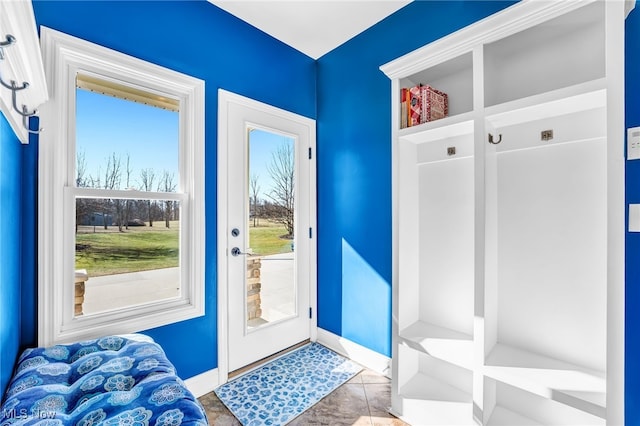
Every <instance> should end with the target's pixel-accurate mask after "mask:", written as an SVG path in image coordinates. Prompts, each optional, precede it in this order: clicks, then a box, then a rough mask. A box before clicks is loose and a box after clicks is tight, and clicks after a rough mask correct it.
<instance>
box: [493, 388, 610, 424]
mask: <svg viewBox="0 0 640 426" xmlns="http://www.w3.org/2000/svg"><path fill="white" fill-rule="evenodd" d="M484 413H485V415H484V418H485V419H486V420H485V422H484V424H485V425H487V426H533V425H557V426H565V425H566V426H575V425H581V426H592V425H600V426H604V425H605V424H606V421H605V419H603V418H600V417H598V416H594V415H592V414H589V413H587V412H584V411H582V410H578V409H576V408H573V407H571V406H568V405H566V404H562V403H560V402H557V401H555V400H553V399H549V398H544V397H541V396H539V395H536V394H533V393H531V392H527V391H525V390H523V389H520V388H517V387H514V386H510V385H508V384H506V383H504V382H501V381H498V380H494V379H492V378H490V377H485V378H484Z"/></svg>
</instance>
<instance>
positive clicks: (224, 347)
mask: <svg viewBox="0 0 640 426" xmlns="http://www.w3.org/2000/svg"><path fill="white" fill-rule="evenodd" d="M231 104H236V105H243V106H247V107H250V108H253V109H257V110H259V111H261V112H264V113H265V114H271V115H275V116H277V117H280V118H283V119H286V120H291V121H294V122H296V123H299V124H302V125H304V126H306V127H308V129H309V145H310V147H311V155H312V160H311V161H310V162H309V174H310V178H309V184H310V187H311V188H316V161H315V153H316V123H315V120H312V119H310V118H307V117H303V116H301V115H298V114H295V113H292V112H289V111H285V110H283V109H280V108H277V107H274V106H271V105H268V104H265V103H262V102H258V101H255V100H253V99H250V98H246V97H244V96H240V95H237V94H235V93H231V92H228V91H226V90H223V89H218V161H217V166H218V167H217V176H218V197H217V214H218V221H217V225H218V226H217V237H216V239H217V249H218V254H217V285H218V292H217V297H218V300H217V305H218V375H219V383H220V384H224V383H226V382H227V381H228V379H229V351H228V349H229V348H228V345H229V309H228V305H227V301H228V295H229V291H228V290H229V289H228V286H229V280H228V270H227V269H228V268H227V256H228V247H227V242H226V238H222V236H221V234H220V233H221V232H222V233H226V231H227V222H228V217H227V209H226V208H221V206H226V205H227V199H228V190H227V183H228V182H227V176H228V164H227V161H226V159H227V154H228V152H227V143H228V135H229V131H228V128H227V126H228V124H229V122H228V118H229V117H228V111H229V105H231ZM309 216H310V218H309V220H310V226H311V227H312V229H313V235H312V238H313V241H312V242H311V244H310V248H309V256H310V261H309V304H310V306H311V307H312V308H313V312H312V316H311V319H310V321H309V338H310V340H311V341H312V342H315V341H316V339H317V333H318V328H317V324H318V321H317V243H316V235H317V232H316V229H317V224H316V217H317V215H316V194H315V193H314V195H313V196H312V197H311V200H310V205H309Z"/></svg>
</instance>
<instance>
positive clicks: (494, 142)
mask: <svg viewBox="0 0 640 426" xmlns="http://www.w3.org/2000/svg"><path fill="white" fill-rule="evenodd" d="M500 142H502V133H500V134H499V135H498V140H497V141H494V140H493V135H492V134H491V133H489V143H491V144H494V145H498V144H499V143H500Z"/></svg>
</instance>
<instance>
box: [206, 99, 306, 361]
mask: <svg viewBox="0 0 640 426" xmlns="http://www.w3.org/2000/svg"><path fill="white" fill-rule="evenodd" d="M218 145H219V147H218V155H219V157H218V179H219V182H218V192H219V193H218V215H219V218H218V250H219V253H218V260H219V265H218V272H219V281H218V283H219V284H218V285H219V298H220V299H219V305H218V306H219V310H220V313H219V320H220V324H219V329H220V328H222V330H221V332H222V334H224V332H225V331H226V332H227V345H226V346H227V347H226V348H224V347H221V348H220V350H219V353H220V357H221V360H220V361H221V362H220V367H221V368H222V369H223V370H224V369H225V368H224V364H225V360H224V358H225V356H226V358H227V363H226V366H227V367H226V371H227V372H230V371H234V370H237V369H238V368H241V367H244V366H246V365H248V364H251V363H253V362H255V361H258V360H260V359H262V358H265V357H267V356H269V355H272V354H274V353H276V352H278V351H281V350H283V349H286V348H288V347H290V346H292V345H295V344H296V343H299V342H301V341H304V340H306V339H309V338H310V337H311V330H312V325H315V319H314V318H313V317H314V316H315V315H313V311H314V309H312V307H313V306H315V283H316V280H315V255H316V246H315V235H314V234H315V232H314V227H315V199H316V197H315V159H314V158H312V153H313V149H314V145H315V122H314V121H313V120H311V119H308V118H306V117H302V116H299V115H296V114H293V113H290V112H287V111H283V110H280V109H278V108H274V107H272V106H269V105H266V104H262V103H259V102H256V101H253V100H250V99H247V98H244V97H241V96H238V95H234V94H231V93H229V92H225V91H222V90H220V91H219V138H218ZM225 324H226V327H225ZM224 328H226V330H224ZM224 340H225V339H224V337H223V338H222V339H220V341H219V344H220V345H223V344H224ZM225 350H226V353H225Z"/></svg>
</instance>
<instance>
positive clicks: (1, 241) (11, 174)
mask: <svg viewBox="0 0 640 426" xmlns="http://www.w3.org/2000/svg"><path fill="white" fill-rule="evenodd" d="M3 90H4V89H3ZM21 148H22V145H21V144H20V141H19V140H18V138H16V136H15V134H14V133H13V130H12V129H11V127H10V126H9V123H8V122H7V121H6V119H5V117H4V115H2V113H0V200H2V206H1V208H0V235H2V238H0V259H2V260H1V261H0V394H4V390H5V388H6V386H7V383H8V381H9V379H10V377H11V373H12V372H13V366H14V364H15V361H16V358H17V355H18V351H19V350H20V312H21V297H20V291H21V285H20V284H21V267H22V265H21V262H20V260H21V243H20V233H21V214H20V213H21V202H22V201H21V184H20V181H21V173H22V167H21V164H22V161H21V155H22V154H21Z"/></svg>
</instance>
